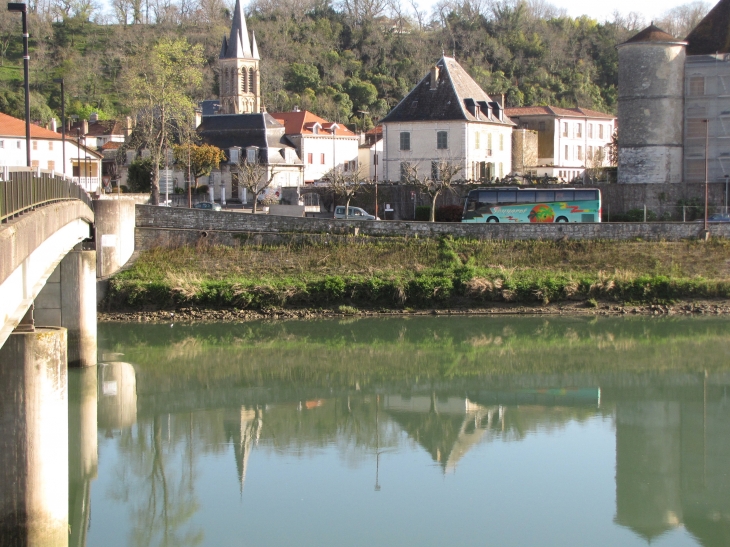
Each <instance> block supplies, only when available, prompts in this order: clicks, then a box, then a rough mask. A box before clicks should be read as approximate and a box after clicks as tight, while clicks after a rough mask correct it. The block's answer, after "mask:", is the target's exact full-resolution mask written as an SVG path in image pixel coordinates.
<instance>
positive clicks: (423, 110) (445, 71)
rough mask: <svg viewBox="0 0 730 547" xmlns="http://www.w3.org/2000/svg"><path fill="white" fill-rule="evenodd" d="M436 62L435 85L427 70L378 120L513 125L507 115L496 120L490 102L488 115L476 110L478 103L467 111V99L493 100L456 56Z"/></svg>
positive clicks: (486, 101)
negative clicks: (437, 70) (436, 76)
mask: <svg viewBox="0 0 730 547" xmlns="http://www.w3.org/2000/svg"><path fill="white" fill-rule="evenodd" d="M436 66H437V67H438V68H439V74H438V80H437V82H438V85H437V86H436V89H431V71H429V73H428V74H426V76H425V77H424V78H423V79H422V80H421V81H420V82H419V83H418V84H417V85H416V87H414V88H413V89H412V90H411V92H410V93H409V94H408V95H406V97H405V98H404V99H403V100H402V101H401V102H400V103H398V104H397V105H396V106H395V108H393V110H391V111H390V112H389V113H388V115H387V116H385V118H383V119H382V120H381V121H380V123H388V122H408V121H414V122H422V121H438V120H465V121H473V122H476V121H481V122H491V123H498V124H505V125H513V124H512V122H511V121H509V120H508V119H507V118H505V119H504V121H500V120H499V118H496V117H494V116H493V115H492V109H491V106H487V107H488V108H489V110H488V111H489V114H488V115H485V114H483V113H482V112H483V110H479V107H478V106H477V110H478V111H477V112H476V113H475V112H474V111H472V112H470V111H469V109H468V108H469V107H468V105H467V102H468V101H469V99H471V101H472V102H471V103H470V104H472V105H479V103H484V105H485V106H486V105H493V104H496V103H494V101H493V100H492V99H491V98H490V97H489V95H487V94H486V93H485V92H484V90H483V89H482V88H481V87H479V84H477V83H476V82H475V81H474V80H473V79H472V77H471V76H469V74H468V73H467V72H466V71H465V70H464V69H463V68H462V67H461V65H460V64H459V63H457V62H456V59H453V58H451V57H446V56H444V57H442V58H441V59H440V60H439V61H438V62H437V63H436ZM476 114H478V115H479V117H477V115H476Z"/></svg>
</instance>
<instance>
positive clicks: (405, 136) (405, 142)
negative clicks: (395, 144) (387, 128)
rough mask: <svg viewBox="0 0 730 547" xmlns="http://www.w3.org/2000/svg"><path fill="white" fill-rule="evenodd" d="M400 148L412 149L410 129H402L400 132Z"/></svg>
mask: <svg viewBox="0 0 730 547" xmlns="http://www.w3.org/2000/svg"><path fill="white" fill-rule="evenodd" d="M400 149H401V150H410V149H411V134H410V132H408V131H401V133H400Z"/></svg>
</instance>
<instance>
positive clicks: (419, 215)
mask: <svg viewBox="0 0 730 547" xmlns="http://www.w3.org/2000/svg"><path fill="white" fill-rule="evenodd" d="M416 220H425V221H427V222H428V221H429V220H431V208H430V207H429V206H428V205H419V206H418V207H416Z"/></svg>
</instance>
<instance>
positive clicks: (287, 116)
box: [271, 110, 355, 137]
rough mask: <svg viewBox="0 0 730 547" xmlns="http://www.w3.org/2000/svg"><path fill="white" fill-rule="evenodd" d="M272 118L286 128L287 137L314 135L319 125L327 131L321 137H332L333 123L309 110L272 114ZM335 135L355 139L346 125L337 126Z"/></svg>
mask: <svg viewBox="0 0 730 547" xmlns="http://www.w3.org/2000/svg"><path fill="white" fill-rule="evenodd" d="M271 117H272V118H274V119H275V120H276V121H278V122H279V123H281V124H283V125H284V127H285V128H286V130H285V133H286V134H287V135H314V134H315V133H314V124H315V123H318V124H319V125H320V127H322V128H323V129H325V130H326V131H323V132H322V133H320V135H324V136H327V135H331V134H332V133H331V129H330V128H331V127H332V125H333V123H332V122H328V121H327V120H325V119H324V118H320V117H319V116H317V115H316V114H312V113H311V112H309V111H308V110H302V111H299V112H271ZM335 135H337V136H340V137H354V136H355V133H353V132H352V131H350V130H349V129H347V127H345V126H344V125H341V124H337V129H335Z"/></svg>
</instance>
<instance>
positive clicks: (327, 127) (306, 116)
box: [270, 110, 367, 183]
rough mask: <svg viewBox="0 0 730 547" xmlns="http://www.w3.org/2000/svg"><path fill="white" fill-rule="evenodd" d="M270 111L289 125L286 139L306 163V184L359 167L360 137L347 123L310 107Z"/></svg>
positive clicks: (286, 126) (278, 119) (286, 128)
mask: <svg viewBox="0 0 730 547" xmlns="http://www.w3.org/2000/svg"><path fill="white" fill-rule="evenodd" d="M270 114H271V117H272V118H274V119H275V120H276V121H278V122H279V123H280V124H282V125H283V126H284V127H285V135H286V138H287V139H288V140H289V142H291V143H292V145H293V146H294V148H296V150H297V154H299V157H300V158H301V160H302V162H303V163H304V182H305V183H312V182H315V181H318V180H320V179H322V178H323V177H324V176H325V175H326V174H327V173H328V172H329V171H331V170H333V169H339V170H342V171H345V172H349V171H353V170H357V169H358V142H359V141H358V137H357V135H355V133H353V132H352V131H350V130H349V129H347V128H346V127H345V126H343V125H339V124H337V123H334V122H328V121H327V120H325V119H323V118H320V117H319V116H316V115H315V114H312V113H311V112H308V111H306V110H303V111H301V110H295V111H294V112H271V113H270ZM366 175H367V173H363V176H366Z"/></svg>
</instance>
